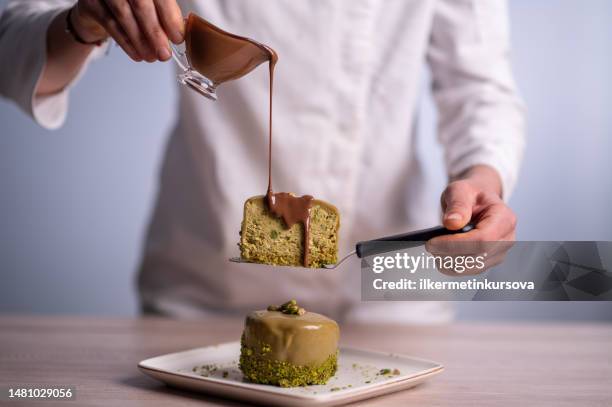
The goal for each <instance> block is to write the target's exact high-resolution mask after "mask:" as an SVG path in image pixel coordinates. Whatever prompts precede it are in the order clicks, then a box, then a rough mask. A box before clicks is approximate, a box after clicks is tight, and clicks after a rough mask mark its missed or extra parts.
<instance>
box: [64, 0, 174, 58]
mask: <svg viewBox="0 0 612 407" xmlns="http://www.w3.org/2000/svg"><path fill="white" fill-rule="evenodd" d="M71 18H72V23H73V25H74V28H75V30H76V31H77V33H78V34H79V35H80V36H81V37H82V38H83V39H84V40H85V41H88V42H94V41H98V40H103V39H106V38H107V37H108V36H111V37H112V38H113V39H114V40H115V41H116V42H117V44H119V46H121V48H123V50H124V51H125V52H126V53H127V54H128V55H129V56H130V58H132V59H133V60H134V61H143V60H145V61H147V62H154V61H157V60H159V61H166V60H168V59H170V58H171V57H172V54H171V51H170V47H169V43H168V40H170V41H172V42H174V43H175V44H179V43H181V42H182V41H183V34H184V29H185V28H184V22H183V16H182V14H181V10H180V8H179V6H178V4H177V2H176V0H79V1H78V2H77V3H76V5H75V6H74V9H73V10H72V14H71Z"/></svg>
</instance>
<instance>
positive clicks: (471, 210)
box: [432, 166, 516, 242]
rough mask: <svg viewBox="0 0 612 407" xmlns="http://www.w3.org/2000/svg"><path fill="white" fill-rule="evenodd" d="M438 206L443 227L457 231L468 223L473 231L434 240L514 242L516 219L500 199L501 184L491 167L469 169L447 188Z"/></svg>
mask: <svg viewBox="0 0 612 407" xmlns="http://www.w3.org/2000/svg"><path fill="white" fill-rule="evenodd" d="M441 204H442V210H443V212H444V213H443V216H442V221H443V224H444V227H446V228H447V229H449V230H458V229H461V228H462V227H464V226H465V225H467V224H468V222H470V220H471V221H472V223H474V226H475V228H474V229H473V230H472V231H470V232H468V233H462V234H457V235H448V236H442V237H439V238H436V239H439V240H445V241H450V240H455V241H472V242H473V241H484V242H493V241H513V240H515V229H516V215H514V212H512V210H511V209H510V208H509V207H508V206H507V205H506V204H505V203H504V201H503V200H502V199H501V181H500V178H499V175H498V174H497V172H496V171H495V170H494V169H492V168H491V167H487V166H475V167H472V168H471V169H470V170H469V171H467V172H466V173H465V174H464V175H463V176H462V177H460V178H459V179H457V180H455V181H453V182H451V183H450V184H448V186H447V187H446V189H445V190H444V192H443V193H442V197H441ZM436 239H432V240H436Z"/></svg>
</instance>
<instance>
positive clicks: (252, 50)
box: [185, 13, 313, 267]
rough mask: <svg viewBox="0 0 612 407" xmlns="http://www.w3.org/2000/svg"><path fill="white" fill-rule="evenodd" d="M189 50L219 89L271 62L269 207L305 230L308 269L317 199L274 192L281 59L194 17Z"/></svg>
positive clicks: (289, 223) (267, 49) (195, 65)
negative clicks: (312, 210) (275, 100)
mask: <svg viewBox="0 0 612 407" xmlns="http://www.w3.org/2000/svg"><path fill="white" fill-rule="evenodd" d="M185 46H186V54H187V58H188V60H189V64H190V65H191V67H192V68H193V69H195V70H196V71H198V72H199V73H201V74H202V75H204V76H206V77H207V78H208V79H210V80H211V81H212V82H213V84H214V85H215V86H216V85H219V84H221V83H223V82H227V81H231V80H233V79H238V78H240V77H242V76H244V75H246V74H248V73H249V72H251V71H252V70H253V69H255V68H256V67H257V66H258V65H260V64H262V63H263V62H265V61H268V67H269V80H270V90H269V117H268V189H267V191H266V203H267V205H268V208H269V210H270V212H271V213H272V214H274V215H275V216H277V217H279V218H282V219H283V221H284V222H285V224H286V226H287V228H291V227H292V226H293V225H295V224H296V223H298V222H300V223H302V225H303V226H304V258H303V264H304V267H308V264H309V256H308V253H309V251H310V249H309V242H310V208H311V206H312V200H313V197H312V196H310V195H304V196H301V197H297V196H294V195H292V194H290V193H288V192H277V193H274V191H273V189H272V93H273V89H274V68H275V66H276V62H277V61H278V55H277V54H276V52H274V50H273V49H272V48H270V47H268V46H266V45H263V44H260V43H258V42H257V41H253V40H251V39H249V38H246V37H241V36H238V35H234V34H231V33H228V32H226V31H223V30H221V29H220V28H218V27H215V26H214V25H212V24H211V23H209V22H208V21H206V20H204V19H202V18H200V17H198V16H197V15H195V14H193V13H191V14H189V17H188V18H187V24H186V27H185Z"/></svg>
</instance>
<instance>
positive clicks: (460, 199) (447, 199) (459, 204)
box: [442, 182, 476, 230]
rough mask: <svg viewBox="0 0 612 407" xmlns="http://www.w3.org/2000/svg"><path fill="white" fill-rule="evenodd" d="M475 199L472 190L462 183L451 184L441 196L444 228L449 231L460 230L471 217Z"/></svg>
mask: <svg viewBox="0 0 612 407" xmlns="http://www.w3.org/2000/svg"><path fill="white" fill-rule="evenodd" d="M475 200H476V197H475V193H474V192H473V190H472V188H471V187H470V186H469V185H467V184H464V183H459V182H458V183H451V184H449V186H448V187H447V188H446V190H445V191H444V193H443V194H442V208H443V209H444V216H443V218H442V222H443V224H444V227H445V228H447V229H450V230H457V229H461V228H462V227H464V226H465V225H467V224H468V222H469V221H470V219H471V217H472V207H473V206H474V203H475Z"/></svg>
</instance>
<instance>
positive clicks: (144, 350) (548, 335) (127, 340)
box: [0, 316, 612, 407]
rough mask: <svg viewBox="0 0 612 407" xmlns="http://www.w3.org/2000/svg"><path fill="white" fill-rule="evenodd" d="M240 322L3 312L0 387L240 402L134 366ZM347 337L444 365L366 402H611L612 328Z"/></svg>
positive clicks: (463, 329)
mask: <svg viewBox="0 0 612 407" xmlns="http://www.w3.org/2000/svg"><path fill="white" fill-rule="evenodd" d="M241 328H242V321H240V320H214V321H207V322H195V321H190V322H184V321H172V320H166V319H100V318H86V317H30V316H28V317H17V316H15V317H13V316H0V386H3V385H24V384H45V385H69V384H71V385H75V386H76V387H77V402H73V401H66V402H64V404H68V405H79V406H90V405H91V406H92V405H96V406H97V405H100V406H103V405H104V406H107V405H112V406H115V405H124V406H140V405H143V406H154V405H163V406H179V405H180V406H191V405H194V406H195V405H197V406H202V405H238V404H237V403H234V402H232V401H228V400H223V399H217V398H213V397H209V396H206V395H202V394H195V393H188V392H183V391H179V390H174V389H170V388H167V387H165V386H164V385H162V384H160V383H158V382H156V381H154V380H153V379H150V378H148V377H146V376H144V375H143V374H141V373H140V372H139V371H138V370H137V368H136V364H137V363H138V361H140V360H142V359H145V358H148V357H151V356H156V355H160V354H164V353H169V352H175V351H179V350H184V349H189V348H194V347H199V346H204V345H211V344H215V343H219V342H224V341H232V340H236V339H237V338H239V336H240V332H241ZM342 343H343V344H344V345H349V346H354V347H364V348H370V349H375V350H380V351H388V352H395V353H404V354H408V355H414V356H417V357H421V358H427V359H432V360H435V361H439V362H441V363H443V364H444V365H445V366H446V370H445V371H444V372H443V373H442V374H440V375H438V376H436V377H434V378H432V380H431V381H429V382H427V383H426V384H423V385H421V386H418V387H416V388H414V389H411V390H407V391H403V392H399V393H395V394H392V395H388V396H384V397H379V398H375V399H370V400H368V401H365V402H363V403H361V404H363V405H368V406H379V405H380V406H383V405H385V406H396V405H412V406H419V407H422V406H447V405H448V406H476V405H485V406H513V407H516V406H525V405H534V406H542V405H550V406H610V405H612V325H603V324H601V325H597V324H555V325H552V324H498V323H495V324H489V323H486V324H485V323H481V324H467V323H457V324H452V325H449V326H435V327H397V326H376V327H366V326H344V327H342ZM30 404H31V403H30ZM53 404H54V402H51V401H46V402H43V403H42V404H41V405H45V406H47V405H53ZM7 405H20V403H18V402H10V403H8V404H7ZM23 405H25V404H23Z"/></svg>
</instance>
